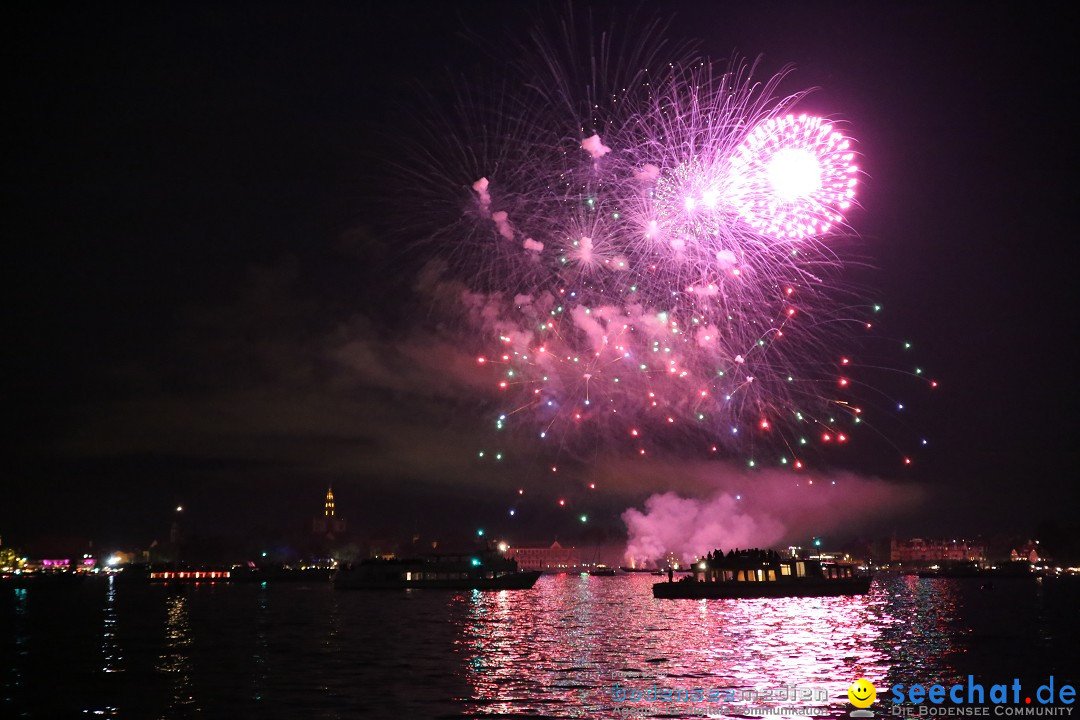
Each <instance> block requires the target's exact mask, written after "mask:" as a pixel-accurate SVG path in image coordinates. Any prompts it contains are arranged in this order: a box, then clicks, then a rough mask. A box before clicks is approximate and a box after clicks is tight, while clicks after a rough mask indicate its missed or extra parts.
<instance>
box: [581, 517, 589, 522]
mask: <svg viewBox="0 0 1080 720" xmlns="http://www.w3.org/2000/svg"><path fill="white" fill-rule="evenodd" d="M588 521H589V516H588V515H582V516H581V522H588Z"/></svg>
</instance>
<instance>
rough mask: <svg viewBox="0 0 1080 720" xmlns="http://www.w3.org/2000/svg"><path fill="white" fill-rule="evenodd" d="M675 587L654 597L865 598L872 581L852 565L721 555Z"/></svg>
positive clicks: (762, 554)
mask: <svg viewBox="0 0 1080 720" xmlns="http://www.w3.org/2000/svg"><path fill="white" fill-rule="evenodd" d="M692 570H693V573H692V574H691V575H687V576H686V577H684V578H682V579H681V580H679V581H677V582H673V581H670V580H669V581H668V582H662V583H656V584H654V585H653V597H655V598H665V599H667V598H670V599H680V598H682V599H687V598H690V599H701V598H732V599H738V598H778V597H830V596H838V595H865V594H866V593H867V592H869V590H870V582H871V578H870V577H869V576H865V575H861V574H859V573H858V571H857V569H856V568H855V566H854V565H851V564H848V563H838V562H825V561H819V560H800V559H797V558H793V559H782V558H781V557H780V555H779V554H778V553H776V552H774V551H771V550H742V551H739V552H737V553H735V552H733V553H728V555H727V556H726V557H725V556H723V555H721V554H719V553H718V554H717V556H716V557H715V558H706V559H704V560H701V561H698V562H696V563H694V565H693V567H692Z"/></svg>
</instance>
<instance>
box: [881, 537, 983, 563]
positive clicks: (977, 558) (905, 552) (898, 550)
mask: <svg viewBox="0 0 1080 720" xmlns="http://www.w3.org/2000/svg"><path fill="white" fill-rule="evenodd" d="M889 560H890V562H894V563H906V564H909V565H929V564H932V563H937V562H977V563H982V562H986V547H985V546H984V545H983V544H982V543H976V542H969V541H967V540H924V539H922V538H911V539H910V540H897V539H896V538H893V539H892V542H891V543H890V545H889Z"/></svg>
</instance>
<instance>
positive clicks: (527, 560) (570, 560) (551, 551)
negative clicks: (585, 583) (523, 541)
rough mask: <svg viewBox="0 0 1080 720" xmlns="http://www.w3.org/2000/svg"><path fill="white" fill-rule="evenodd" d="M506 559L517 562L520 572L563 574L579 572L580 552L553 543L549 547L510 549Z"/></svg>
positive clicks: (580, 564)
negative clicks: (537, 571) (538, 571)
mask: <svg viewBox="0 0 1080 720" xmlns="http://www.w3.org/2000/svg"><path fill="white" fill-rule="evenodd" d="M506 557H508V558H511V559H513V560H517V564H518V568H520V569H522V570H540V571H544V572H565V571H575V570H580V569H581V567H582V562H581V552H580V551H579V550H578V549H577V548H572V547H570V548H566V547H563V546H562V545H560V544H559V543H558V541H555V542H554V543H552V544H551V547H540V548H510V549H509V550H507V551H506Z"/></svg>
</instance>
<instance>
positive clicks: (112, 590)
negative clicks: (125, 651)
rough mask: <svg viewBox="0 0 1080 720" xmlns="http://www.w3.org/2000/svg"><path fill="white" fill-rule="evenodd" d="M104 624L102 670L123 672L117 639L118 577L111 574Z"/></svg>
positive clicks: (106, 591)
mask: <svg viewBox="0 0 1080 720" xmlns="http://www.w3.org/2000/svg"><path fill="white" fill-rule="evenodd" d="M106 582H107V583H108V585H107V586H106V589H105V609H104V612H103V615H104V626H103V628H102V631H101V655H102V667H101V671H102V672H107V673H112V672H122V671H123V668H121V667H120V661H121V660H123V658H122V657H121V655H120V646H119V645H118V644H117V641H116V628H117V624H116V577H115V576H112V575H110V576H109V578H108V580H106Z"/></svg>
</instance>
